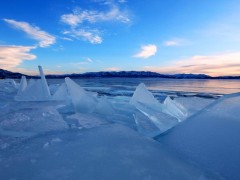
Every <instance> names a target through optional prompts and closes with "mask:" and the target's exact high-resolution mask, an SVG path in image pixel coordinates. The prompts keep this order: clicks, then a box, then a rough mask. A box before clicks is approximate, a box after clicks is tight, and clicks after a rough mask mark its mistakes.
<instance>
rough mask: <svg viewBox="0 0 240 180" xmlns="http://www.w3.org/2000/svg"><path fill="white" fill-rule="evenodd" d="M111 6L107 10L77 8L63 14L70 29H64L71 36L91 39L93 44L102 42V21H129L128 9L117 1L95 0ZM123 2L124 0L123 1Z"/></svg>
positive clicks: (61, 18) (124, 22)
mask: <svg viewBox="0 0 240 180" xmlns="http://www.w3.org/2000/svg"><path fill="white" fill-rule="evenodd" d="M95 2H98V3H102V4H104V5H106V6H108V7H109V9H108V10H107V11H99V10H88V9H80V8H75V9H74V10H73V11H72V12H71V13H68V14H63V15H62V16H61V17H60V21H61V22H62V23H63V24H66V25H68V26H69V29H68V30H66V31H64V32H63V33H64V34H68V35H70V36H71V37H74V38H77V39H79V38H80V39H83V40H86V41H89V42H90V43H92V44H101V43H102V41H103V38H102V37H101V34H102V33H101V30H100V29H99V24H100V23H107V22H119V23H123V24H126V23H129V22H130V21H131V20H130V17H129V13H128V11H127V10H125V9H124V10H122V9H121V8H120V7H119V5H118V4H117V3H115V1H95ZM122 3H123V2H122Z"/></svg>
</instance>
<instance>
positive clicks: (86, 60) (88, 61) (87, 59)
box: [70, 57, 93, 66]
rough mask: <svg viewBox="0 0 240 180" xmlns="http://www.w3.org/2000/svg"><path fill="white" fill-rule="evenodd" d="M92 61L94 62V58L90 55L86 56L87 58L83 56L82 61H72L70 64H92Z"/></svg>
mask: <svg viewBox="0 0 240 180" xmlns="http://www.w3.org/2000/svg"><path fill="white" fill-rule="evenodd" d="M90 63H93V60H92V59H91V58H89V57H85V58H83V60H82V61H78V62H72V63H70V64H71V65H74V66H78V65H84V64H90Z"/></svg>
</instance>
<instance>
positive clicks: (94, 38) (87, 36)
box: [63, 29, 103, 44]
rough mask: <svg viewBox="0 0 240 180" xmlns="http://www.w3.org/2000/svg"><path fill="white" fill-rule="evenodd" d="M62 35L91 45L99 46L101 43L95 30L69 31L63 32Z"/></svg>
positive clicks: (100, 38)
mask: <svg viewBox="0 0 240 180" xmlns="http://www.w3.org/2000/svg"><path fill="white" fill-rule="evenodd" d="M63 34H68V35H70V36H71V37H74V38H77V39H79V38H80V39H83V40H85V41H89V42H90V43H92V44H101V43H102V41H103V40H102V37H100V35H99V32H98V31H97V30H85V29H71V30H69V31H64V32H63Z"/></svg>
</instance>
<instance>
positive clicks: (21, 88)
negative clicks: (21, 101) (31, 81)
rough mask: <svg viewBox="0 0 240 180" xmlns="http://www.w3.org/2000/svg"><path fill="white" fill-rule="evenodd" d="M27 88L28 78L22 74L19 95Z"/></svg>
mask: <svg viewBox="0 0 240 180" xmlns="http://www.w3.org/2000/svg"><path fill="white" fill-rule="evenodd" d="M26 88H27V80H26V77H25V76H22V78H21V81H20V85H19V88H18V92H17V95H21V94H22V92H23V91H24V90H25V89H26Z"/></svg>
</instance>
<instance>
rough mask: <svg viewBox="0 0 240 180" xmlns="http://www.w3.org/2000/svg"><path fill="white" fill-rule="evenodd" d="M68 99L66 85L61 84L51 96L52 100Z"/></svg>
mask: <svg viewBox="0 0 240 180" xmlns="http://www.w3.org/2000/svg"><path fill="white" fill-rule="evenodd" d="M69 98H70V96H69V93H68V89H67V85H66V83H62V84H61V86H60V87H59V88H58V89H57V91H56V92H55V94H54V95H53V96H52V99H53V100H68V99H69Z"/></svg>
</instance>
